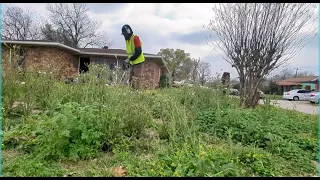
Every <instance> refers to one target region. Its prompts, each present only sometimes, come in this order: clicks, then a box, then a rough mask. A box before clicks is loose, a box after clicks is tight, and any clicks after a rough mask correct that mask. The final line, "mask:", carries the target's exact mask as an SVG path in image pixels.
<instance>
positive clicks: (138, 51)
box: [129, 36, 142, 61]
mask: <svg viewBox="0 0 320 180" xmlns="http://www.w3.org/2000/svg"><path fill="white" fill-rule="evenodd" d="M134 47H135V50H134V54H133V55H132V56H131V57H130V58H129V60H130V61H134V60H136V59H137V58H138V57H139V56H140V54H141V53H142V48H141V41H140V38H139V36H134Z"/></svg>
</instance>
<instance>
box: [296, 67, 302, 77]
mask: <svg viewBox="0 0 320 180" xmlns="http://www.w3.org/2000/svg"><path fill="white" fill-rule="evenodd" d="M295 69H296V75H295V77H297V75H298V70H301V69H299V68H295Z"/></svg>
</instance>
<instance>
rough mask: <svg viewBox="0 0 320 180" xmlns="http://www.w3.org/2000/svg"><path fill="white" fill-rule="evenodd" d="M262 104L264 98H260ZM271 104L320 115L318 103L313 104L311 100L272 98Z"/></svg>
mask: <svg viewBox="0 0 320 180" xmlns="http://www.w3.org/2000/svg"><path fill="white" fill-rule="evenodd" d="M260 104H264V102H263V100H260ZM271 104H274V105H275V106H278V107H281V108H283V109H289V110H296V111H299V112H303V113H306V114H314V115H318V105H317V104H311V103H310V102H309V101H288V100H271Z"/></svg>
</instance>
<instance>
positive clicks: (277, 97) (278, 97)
mask: <svg viewBox="0 0 320 180" xmlns="http://www.w3.org/2000/svg"><path fill="white" fill-rule="evenodd" d="M264 98H265V99H270V100H282V99H283V98H282V95H277V94H265V95H264Z"/></svg>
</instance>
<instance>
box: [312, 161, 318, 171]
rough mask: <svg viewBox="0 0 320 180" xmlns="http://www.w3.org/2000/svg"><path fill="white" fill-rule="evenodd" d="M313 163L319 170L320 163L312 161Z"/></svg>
mask: <svg viewBox="0 0 320 180" xmlns="http://www.w3.org/2000/svg"><path fill="white" fill-rule="evenodd" d="M312 163H313V164H314V166H315V167H316V168H317V169H318V165H319V163H318V162H317V161H312Z"/></svg>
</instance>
